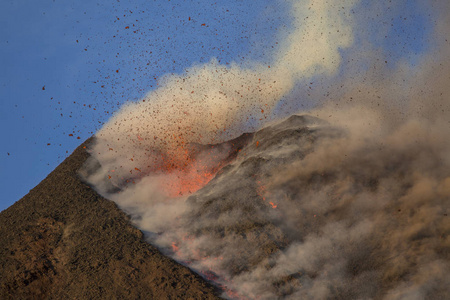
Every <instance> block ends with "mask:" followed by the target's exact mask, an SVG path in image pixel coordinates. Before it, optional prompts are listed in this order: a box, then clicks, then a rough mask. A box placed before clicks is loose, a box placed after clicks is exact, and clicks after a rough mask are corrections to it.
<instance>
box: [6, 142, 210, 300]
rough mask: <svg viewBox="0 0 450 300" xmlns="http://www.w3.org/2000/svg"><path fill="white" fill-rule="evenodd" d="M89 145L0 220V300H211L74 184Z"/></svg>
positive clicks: (107, 206) (201, 284) (196, 280)
mask: <svg viewBox="0 0 450 300" xmlns="http://www.w3.org/2000/svg"><path fill="white" fill-rule="evenodd" d="M91 141H92V138H91V139H88V140H87V141H86V142H85V143H83V144H82V145H81V146H79V147H78V148H77V149H76V150H75V151H74V152H73V154H72V155H70V156H69V157H68V158H67V159H66V160H64V162H62V163H61V164H60V165H59V166H58V167H57V168H56V169H55V170H54V171H53V172H52V173H51V174H50V175H48V177H47V178H45V179H44V180H43V181H42V182H41V183H40V184H39V185H37V186H36V187H35V188H34V189H32V190H31V191H30V192H29V193H28V194H27V195H26V196H24V197H23V198H22V199H21V200H19V201H18V202H16V203H15V204H14V205H12V206H11V207H9V208H8V209H6V210H4V211H3V212H1V213H0V269H1V276H0V299H24V298H26V299H64V298H66V299H67V298H68V299H138V298H144V299H217V298H218V297H217V294H218V291H217V289H215V288H214V287H213V286H212V285H211V284H209V283H207V282H206V281H204V280H203V279H202V278H201V277H200V276H199V275H197V274H195V273H194V272H192V271H191V270H189V269H188V268H186V267H184V266H182V265H180V264H178V263H176V262H175V261H174V260H172V259H170V258H168V257H166V256H164V255H162V254H161V253H160V252H159V251H158V250H157V249H156V248H155V247H153V246H151V245H150V244H148V243H146V242H145V241H144V239H143V234H142V233H141V231H139V230H138V229H136V228H135V227H133V226H132V225H131V224H130V222H129V218H128V217H127V216H126V214H125V213H124V212H122V211H121V210H120V209H119V208H118V207H117V206H116V205H115V204H114V203H113V202H111V201H109V200H106V199H104V198H102V197H101V196H100V195H98V194H97V193H96V192H95V191H94V190H93V189H91V188H90V187H89V186H88V185H86V184H85V183H83V182H82V181H81V180H80V179H79V177H78V175H77V171H78V170H79V168H80V167H81V166H82V164H83V163H84V162H85V161H86V159H87V158H88V157H89V154H88V153H87V152H86V150H85V149H86V146H87V145H88V144H89V143H90V142H91Z"/></svg>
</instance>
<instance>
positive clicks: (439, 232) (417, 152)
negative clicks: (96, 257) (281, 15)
mask: <svg viewBox="0 0 450 300" xmlns="http://www.w3.org/2000/svg"><path fill="white" fill-rule="evenodd" d="M418 2H419V3H420V4H421V5H426V6H427V7H428V9H430V11H432V12H433V13H434V16H435V27H434V32H433V35H432V36H430V39H431V40H433V41H434V42H433V47H432V48H431V49H430V50H429V52H428V53H427V55H426V56H424V57H421V58H420V60H418V62H417V63H416V66H414V67H411V66H410V65H409V64H408V63H406V62H398V63H397V64H396V65H395V66H389V65H388V64H387V59H385V57H384V56H383V54H381V53H380V50H379V49H375V48H374V47H373V46H371V45H370V43H368V42H367V43H365V42H364V41H362V42H361V43H362V44H361V47H355V46H354V45H353V47H352V48H350V49H349V50H348V53H350V56H351V57H354V58H355V60H354V61H351V62H350V61H347V62H345V63H344V62H343V60H342V56H341V51H342V49H344V48H347V47H351V46H352V43H353V41H354V39H355V31H356V28H357V27H358V26H359V27H363V28H364V24H363V23H362V22H364V18H367V17H368V16H375V15H377V14H380V13H382V12H383V10H384V9H386V7H388V6H389V7H391V6H392V10H401V5H400V4H398V5H396V4H392V5H391V4H388V2H387V1H380V2H377V3H374V4H370V5H368V11H367V12H366V13H365V14H364V15H363V16H353V9H354V8H355V6H357V5H358V3H357V2H356V1H339V3H338V2H336V1H325V0H322V1H291V4H292V10H291V12H292V14H293V17H294V22H293V24H294V26H293V29H292V31H291V32H288V33H286V35H285V36H284V37H283V43H282V46H281V47H280V51H279V52H278V53H276V55H275V57H274V58H273V63H272V64H271V65H270V67H269V65H260V64H258V63H257V62H249V63H248V65H247V66H245V67H242V66H239V65H237V64H233V65H231V66H223V65H220V64H219V63H218V62H217V61H215V60H214V59H212V60H211V61H210V62H209V63H208V64H206V65H195V66H193V67H191V68H190V69H188V70H186V72H185V73H184V74H179V75H170V76H167V77H165V78H163V79H161V80H160V82H159V88H158V89H157V90H155V91H153V92H151V93H149V94H148V95H147V96H146V97H145V98H144V99H142V100H141V101H139V102H137V103H129V104H127V105H126V106H124V107H123V108H122V109H121V110H120V111H119V112H118V113H117V114H116V115H114V117H113V118H112V119H111V120H110V122H108V123H107V124H106V125H105V126H104V128H102V129H101V130H100V131H99V132H98V133H97V134H96V143H95V144H94V145H93V147H92V148H91V149H90V151H91V155H92V159H91V161H90V162H89V164H88V165H87V166H86V168H85V170H83V172H84V175H85V176H86V177H87V180H88V181H89V182H90V183H91V184H93V185H94V186H95V187H96V189H97V190H98V191H99V192H100V193H101V194H103V195H104V196H106V197H107V198H109V199H111V200H113V201H115V202H116V203H117V204H118V205H119V206H120V207H121V208H123V209H124V210H125V211H126V212H128V213H129V214H130V215H131V216H132V217H133V221H134V222H135V224H136V225H137V226H138V227H139V228H140V229H142V230H143V231H144V232H145V233H146V236H147V238H148V240H149V242H151V243H154V244H156V245H157V246H159V247H160V248H161V249H162V250H163V251H165V252H166V253H167V254H168V255H172V256H173V257H174V258H175V259H177V260H178V261H180V262H182V263H184V264H186V265H188V266H189V267H191V268H193V269H194V270H196V271H198V272H199V273H200V274H203V275H204V276H205V277H206V278H208V279H211V280H213V281H214V282H216V283H217V284H219V285H222V286H224V291H225V292H224V295H223V296H224V297H227V298H242V299H245V298H250V299H276V298H286V299H303V298H306V299H444V298H445V296H446V295H448V293H450V291H449V288H448V287H449V286H450V281H449V279H448V276H446V274H448V272H449V271H450V263H449V261H450V256H449V253H450V235H449V234H450V219H449V218H448V212H449V209H450V171H449V170H450V155H449V153H450V142H449V140H448V138H446V137H447V136H450V123H449V120H450V98H449V96H450V88H449V87H450V77H449V74H450V63H449V62H448V57H449V55H450V46H449V42H448V41H447V37H448V36H449V35H448V33H449V31H450V21H449V17H448V16H449V15H450V7H449V5H450V4H448V3H446V1H438V0H435V1H418ZM402 3H403V2H402ZM403 4H404V3H403ZM430 7H431V8H430ZM360 11H361V8H360ZM381 19H382V18H381ZM382 20H384V19H382ZM380 28H381V29H382V28H383V27H382V26H380ZM381 29H380V30H381ZM361 31H364V30H360V31H359V32H361ZM343 64H344V65H346V67H345V68H344V69H345V72H344V74H338V72H342V70H341V69H340V68H341V66H342V65H343ZM340 70H341V71H340ZM363 70H364V71H363ZM317 77H322V78H324V79H322V80H321V84H320V88H316V91H311V95H312V97H318V101H319V102H320V103H321V104H322V105H321V106H320V107H318V108H316V109H313V110H311V111H309V115H310V116H309V117H308V116H303V117H298V116H297V117H295V116H294V117H291V118H289V119H287V120H284V121H281V122H280V121H273V119H274V116H273V114H272V112H273V111H275V109H276V106H277V104H278V103H279V101H280V100H281V99H283V97H284V96H287V95H288V94H289V93H292V91H293V90H295V88H296V83H298V82H300V81H302V80H307V79H309V78H317ZM330 95H331V96H330ZM300 96H301V95H300ZM327 98H332V99H327ZM287 99H290V98H289V97H287ZM311 116H312V117H311ZM315 117H317V118H315ZM263 125H264V126H263ZM261 127H263V129H261V130H259V131H257V132H256V134H255V135H253V136H252V137H251V136H250V137H248V139H246V140H245V141H244V142H243V143H242V145H241V146H244V145H245V147H243V148H242V147H237V146H236V143H235V142H232V143H229V144H223V145H222V146H218V145H214V146H208V147H203V148H202V147H201V146H199V145H198V144H215V143H221V142H224V141H226V140H229V139H231V138H235V137H237V136H239V135H240V134H242V133H243V132H246V131H250V130H255V129H259V128H261ZM241 148H242V149H241ZM230 153H234V155H236V156H237V157H236V158H235V159H234V160H232V162H231V163H229V164H228V165H225V164H223V163H222V164H221V162H223V161H227V160H228V158H229V157H230V155H231V154H230ZM222 167H223V168H222ZM221 168H222V169H221ZM219 170H220V171H219ZM198 189H200V190H199V191H198V192H196V191H197V190H198ZM195 192H196V193H195ZM189 195H191V196H190V197H189V198H188V196H189Z"/></svg>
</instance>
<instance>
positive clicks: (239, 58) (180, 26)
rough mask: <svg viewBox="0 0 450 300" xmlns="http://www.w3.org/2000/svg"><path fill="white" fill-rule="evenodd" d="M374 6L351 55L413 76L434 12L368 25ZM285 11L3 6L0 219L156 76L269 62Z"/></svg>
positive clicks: (395, 8)
mask: <svg viewBox="0 0 450 300" xmlns="http://www.w3.org/2000/svg"><path fill="white" fill-rule="evenodd" d="M371 2H372V1H368V0H364V1H361V3H360V4H359V5H358V6H357V7H355V14H356V16H357V19H358V18H359V19H358V22H359V23H360V24H362V23H364V26H362V27H360V28H357V30H356V31H355V45H354V47H357V46H358V45H359V44H362V43H363V42H368V43H370V44H371V45H372V47H374V48H379V49H381V51H382V52H383V53H384V54H383V55H384V57H385V58H386V57H389V59H390V61H392V62H394V63H395V62H396V61H399V60H402V59H406V60H407V61H409V63H411V64H412V65H414V63H415V62H416V60H417V59H418V58H419V57H420V56H421V55H422V54H423V53H424V52H426V51H427V50H428V47H429V44H430V41H429V40H427V36H428V34H429V33H430V31H431V30H432V16H431V15H430V11H428V10H427V9H426V7H425V8H424V7H423V6H421V5H419V4H418V3H419V2H418V1H417V2H416V1H407V0H404V1H396V3H395V4H392V8H391V7H390V5H389V4H388V1H385V2H386V6H385V9H384V10H383V11H382V14H381V15H377V14H376V13H374V15H373V17H372V19H370V18H367V14H363V13H361V14H360V13H359V12H367V11H370V10H372V9H373V7H372V5H373V4H371ZM288 9H289V8H288V6H287V4H286V1H274V0H270V1H238V0H234V1H231V0H227V1H218V2H211V1H143V0H139V1H128V0H121V1H119V0H117V1H103V0H100V1H58V0H54V1H53V0H43V1H39V2H34V1H24V0H18V1H12V0H4V1H2V2H1V4H0V14H1V20H2V21H1V22H2V26H1V27H0V43H1V47H0V53H1V55H0V57H1V58H0V59H1V60H0V62H1V66H2V70H3V72H2V75H1V85H0V139H1V141H2V150H1V151H0V170H1V171H0V172H1V173H0V174H1V177H0V189H1V190H2V196H0V210H3V209H5V208H7V207H8V206H10V205H11V204H13V203H14V202H15V201H17V200H19V199H20V198H21V197H22V196H24V195H25V194H26V193H27V192H28V191H29V190H30V189H31V188H33V187H34V186H35V185H37V184H38V183H39V182H40V181H41V180H42V179H44V178H45V177H46V176H47V174H48V173H50V172H51V171H52V170H53V169H54V168H55V167H56V166H57V165H58V164H59V163H60V162H62V161H63V160H64V158H66V157H67V156H68V155H69V154H70V153H71V152H72V151H73V150H74V149H75V148H76V147H77V146H78V145H79V144H80V143H82V142H83V141H84V140H86V139H87V138H88V137H90V136H91V135H93V134H94V133H95V132H96V130H98V129H99V128H100V127H101V125H102V124H103V123H104V122H106V121H107V120H108V118H109V117H110V116H111V114H112V113H113V112H114V111H117V110H118V108H119V107H120V106H121V104H123V103H124V102H126V101H128V100H130V101H133V100H137V99H139V98H141V97H143V96H144V95H145V94H146V93H147V92H148V91H150V90H152V89H154V88H155V87H156V81H157V79H158V78H159V77H161V76H162V75H164V74H167V73H180V72H182V71H183V70H184V69H186V68H188V67H190V66H191V65H193V64H196V63H204V62H207V61H209V60H210V59H211V58H212V57H215V58H217V60H218V61H219V62H220V63H221V64H227V63H230V62H233V61H235V62H238V63H246V62H248V61H264V62H270V59H271V57H272V55H271V54H272V53H273V52H274V51H276V50H277V47H278V45H279V44H278V42H279V38H280V36H281V35H282V33H283V32H286V31H288V30H289V26H290V19H289V17H288ZM373 10H374V9H373ZM374 11H375V10H374ZM358 16H359V17H358ZM353 51H354V50H353ZM346 53H347V52H345V51H343V53H342V54H343V56H345V55H346ZM348 53H351V51H350V52H348ZM393 65H394V64H393ZM342 70H343V71H342V72H341V73H340V74H341V75H342V73H344V71H345V66H342ZM305 97H306V96H305ZM303 104H305V103H302V101H299V102H298V108H301V107H303ZM308 105H309V106H311V105H314V101H313V102H311V101H309V102H308V103H307V106H308Z"/></svg>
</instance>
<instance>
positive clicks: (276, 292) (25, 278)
mask: <svg viewBox="0 0 450 300" xmlns="http://www.w3.org/2000/svg"><path fill="white" fill-rule="evenodd" d="M355 128H356V129H358V130H357V131H356V132H360V128H359V127H358V126H354V127H343V126H337V125H333V124H331V123H329V122H327V121H324V120H323V119H319V118H316V117H313V116H309V115H293V116H291V117H289V118H287V119H285V120H282V121H278V122H275V123H272V124H269V125H267V126H266V127H264V128H262V129H261V130H259V131H257V132H255V133H252V134H245V135H243V136H241V137H240V138H237V139H235V140H232V141H229V142H225V143H223V144H218V145H204V146H202V145H191V147H192V149H194V150H193V151H192V152H191V153H193V154H192V155H193V157H194V158H195V157H198V155H199V153H205V152H207V153H208V152H209V153H210V152H211V151H210V150H211V149H212V148H214V149H220V151H219V152H220V153H221V155H220V156H218V157H219V158H220V161H216V164H215V165H213V166H212V167H211V169H210V170H209V171H210V172H212V173H213V176H212V178H211V179H210V180H209V181H208V182H207V183H205V185H204V186H203V187H202V188H200V189H199V190H198V191H188V193H187V194H183V195H172V194H171V193H169V194H165V196H161V194H158V193H157V192H158V191H155V187H156V189H160V188H161V187H164V185H163V186H161V185H156V186H155V185H152V184H151V183H152V180H156V179H155V178H157V179H158V180H159V179H160V176H166V175H164V174H163V175H161V174H158V177H154V176H153V175H152V174H151V173H149V174H146V176H141V175H140V177H139V176H135V177H133V178H131V180H132V181H134V182H133V183H128V184H118V185H114V184H111V183H110V181H109V180H110V178H108V177H107V176H104V177H103V178H102V181H104V182H106V183H108V184H106V183H105V184H98V181H96V183H95V184H94V183H92V182H91V183H90V182H89V179H88V178H89V175H92V174H94V173H96V172H98V170H99V169H101V168H102V166H101V164H100V163H99V162H97V163H92V162H91V163H88V164H86V161H87V160H88V158H89V154H88V152H86V149H89V148H90V145H91V144H92V143H93V140H88V141H86V142H85V143H84V144H83V145H81V146H80V147H79V148H78V149H77V150H76V151H75V152H74V153H73V154H72V155H71V156H70V157H69V158H68V159H67V160H65V161H64V162H63V163H62V164H61V165H60V166H59V167H58V168H57V169H55V171H54V172H53V173H51V174H50V175H49V177H48V178H46V179H45V180H44V181H43V182H42V183H41V184H39V185H38V186H37V187H36V188H35V189H33V190H32V191H30V193H29V194H28V195H27V196H25V197H24V198H23V199H22V200H20V201H19V202H17V203H16V204H14V205H13V206H12V207H10V208H9V209H7V210H5V211H4V212H2V213H1V215H0V224H1V227H0V228H1V230H2V232H1V239H2V243H1V245H2V248H1V251H2V253H1V258H0V259H1V262H0V263H1V265H2V269H3V274H5V276H2V279H1V287H2V290H1V293H2V294H1V295H2V298H5V299H7V298H17V297H19V298H20V297H30V296H37V297H38V298H46V297H50V298H51V297H54V298H61V297H69V298H115V297H120V298H130V299H134V298H138V297H144V298H155V299H165V298H167V299H169V298H170V299H175V298H183V299H184V298H194V299H214V298H216V297H218V296H221V297H224V298H228V299H303V298H305V299H445V298H446V297H448V295H449V294H450V288H449V287H450V280H449V277H448V276H447V275H448V271H449V266H450V243H449V241H450V235H449V234H450V221H449V218H448V212H449V201H448V200H449V199H450V173H449V171H448V170H449V169H450V168H448V166H447V165H446V163H445V162H446V161H448V160H444V159H443V157H444V156H445V155H446V153H448V152H447V151H445V150H448V149H447V148H446V147H447V146H448V145H447V143H445V141H440V140H439V139H437V140H436V139H435V140H433V141H431V142H430V139H429V138H428V133H427V134H424V135H421V132H420V130H418V127H417V124H416V125H414V124H403V125H401V126H400V127H398V128H394V129H392V130H391V131H390V132H387V133H385V134H383V135H374V134H371V133H370V132H368V131H365V132H364V134H363V135H361V134H359V135H358V134H355ZM409 132H414V134H413V135H411V134H408V133H409ZM400 137H401V139H400ZM412 144H413V145H415V147H411V146H410V145H412ZM216 154H217V152H214V156H215V157H216ZM205 157H207V155H206V156H205ZM91 158H92V157H91ZM93 166H94V167H93ZM208 166H211V165H210V164H208ZM80 169H81V173H80V172H79V170H80ZM197 171H199V172H202V171H203V169H198V170H197ZM170 172H173V170H172V169H171V170H170ZM170 172H169V173H170ZM80 174H81V175H80ZM101 174H105V173H101ZM138 174H140V173H138ZM80 176H82V177H83V178H84V179H83V180H82V179H80ZM133 176H134V175H133ZM167 176H168V177H167V178H169V179H171V178H173V176H172V175H171V174H169V175H167ZM164 178H165V177H164ZM186 178H192V177H186ZM129 179H130V178H128V180H129ZM85 180H87V183H85V182H84V181H85ZM175 182H180V181H175ZM96 184H97V185H96ZM105 186H106V187H107V188H106V189H105ZM95 190H97V191H98V192H99V193H101V194H102V195H103V196H104V197H107V198H110V199H111V200H113V201H114V202H115V203H113V202H111V201H109V200H106V199H105V198H104V197H102V196H100V195H99V194H98V193H97V192H96V191H95ZM116 204H117V206H118V207H120V208H121V209H122V211H121V210H119V208H118V207H117V206H116ZM124 212H125V213H124ZM136 227H137V228H136ZM155 247H157V248H155Z"/></svg>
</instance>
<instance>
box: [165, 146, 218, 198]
mask: <svg viewBox="0 0 450 300" xmlns="http://www.w3.org/2000/svg"><path fill="white" fill-rule="evenodd" d="M157 171H158V173H161V174H163V175H164V176H162V177H161V178H160V179H159V184H160V185H161V188H162V190H163V191H164V192H165V194H166V195H167V196H168V197H171V198H175V197H181V196H185V195H189V194H192V193H194V192H196V191H198V190H199V189H201V188H202V187H203V186H205V185H206V184H207V183H208V182H209V181H210V180H211V179H212V178H213V177H214V175H215V173H216V172H217V168H216V166H211V165H210V162H209V161H206V160H205V159H196V158H194V157H193V155H192V154H190V153H189V151H187V150H186V149H184V148H180V149H178V151H173V152H172V153H170V155H167V156H165V157H164V159H163V164H162V165H161V167H159V170H157Z"/></svg>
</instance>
